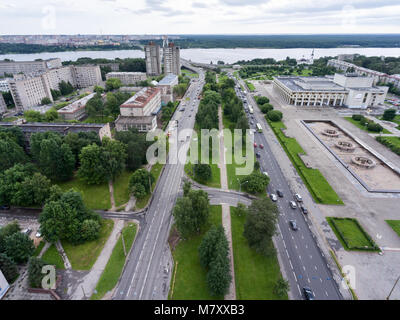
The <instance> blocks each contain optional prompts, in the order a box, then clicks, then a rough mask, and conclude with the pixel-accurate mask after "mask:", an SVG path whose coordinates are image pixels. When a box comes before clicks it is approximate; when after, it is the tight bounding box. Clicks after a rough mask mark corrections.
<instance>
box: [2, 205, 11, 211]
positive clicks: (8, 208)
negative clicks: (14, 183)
mask: <svg viewBox="0 0 400 320" xmlns="http://www.w3.org/2000/svg"><path fill="white" fill-rule="evenodd" d="M0 210H10V206H9V205H8V204H3V205H1V206H0Z"/></svg>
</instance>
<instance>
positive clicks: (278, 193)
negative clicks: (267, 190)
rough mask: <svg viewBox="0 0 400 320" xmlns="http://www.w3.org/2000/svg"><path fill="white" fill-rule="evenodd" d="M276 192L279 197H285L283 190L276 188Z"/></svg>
mask: <svg viewBox="0 0 400 320" xmlns="http://www.w3.org/2000/svg"><path fill="white" fill-rule="evenodd" d="M276 194H277V195H278V197H279V198H283V192H282V191H281V190H276Z"/></svg>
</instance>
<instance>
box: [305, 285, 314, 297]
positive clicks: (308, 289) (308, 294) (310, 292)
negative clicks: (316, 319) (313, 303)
mask: <svg viewBox="0 0 400 320" xmlns="http://www.w3.org/2000/svg"><path fill="white" fill-rule="evenodd" d="M303 293H304V297H305V298H306V300H315V297H314V293H313V292H312V290H311V289H310V288H308V287H304V288H303Z"/></svg>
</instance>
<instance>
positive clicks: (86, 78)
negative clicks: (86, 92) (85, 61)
mask: <svg viewBox="0 0 400 320" xmlns="http://www.w3.org/2000/svg"><path fill="white" fill-rule="evenodd" d="M71 69H72V75H73V78H74V81H75V85H76V87H78V88H87V87H91V86H96V85H99V84H100V83H101V82H102V79H101V70H100V67H99V66H93V65H83V66H71Z"/></svg>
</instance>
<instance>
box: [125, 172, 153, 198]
mask: <svg viewBox="0 0 400 320" xmlns="http://www.w3.org/2000/svg"><path fill="white" fill-rule="evenodd" d="M154 181H155V179H154V176H153V174H152V173H151V172H149V171H147V170H145V169H139V170H136V171H135V172H134V173H133V174H132V175H131V177H130V179H129V188H130V189H131V190H133V187H134V186H135V185H136V184H141V185H142V186H143V187H144V189H145V191H146V193H147V194H149V193H150V192H151V189H150V188H151V184H152V183H153V182H154Z"/></svg>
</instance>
